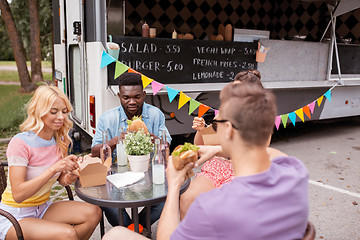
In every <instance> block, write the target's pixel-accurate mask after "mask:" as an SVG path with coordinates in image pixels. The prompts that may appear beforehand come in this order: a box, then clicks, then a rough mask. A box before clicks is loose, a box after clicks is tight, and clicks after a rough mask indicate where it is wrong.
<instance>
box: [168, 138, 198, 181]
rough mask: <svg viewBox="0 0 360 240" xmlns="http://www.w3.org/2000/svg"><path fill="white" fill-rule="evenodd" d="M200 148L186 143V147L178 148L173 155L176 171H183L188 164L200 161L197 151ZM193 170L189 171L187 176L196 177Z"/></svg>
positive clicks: (180, 146)
mask: <svg viewBox="0 0 360 240" xmlns="http://www.w3.org/2000/svg"><path fill="white" fill-rule="evenodd" d="M198 150H199V147H197V146H196V145H194V144H191V143H188V142H186V143H184V145H179V146H177V147H176V148H175V149H174V151H173V152H172V153H171V156H172V161H173V164H174V167H175V169H176V170H181V169H183V168H184V167H185V166H186V164H188V163H190V162H193V163H195V162H196V161H197V159H198V154H197V151H198ZM194 175H195V174H194V172H193V170H191V169H190V170H189V171H188V172H187V174H186V176H187V177H192V176H194Z"/></svg>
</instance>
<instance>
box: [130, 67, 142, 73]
mask: <svg viewBox="0 0 360 240" xmlns="http://www.w3.org/2000/svg"><path fill="white" fill-rule="evenodd" d="M128 72H129V73H137V74H140V73H139V72H138V71H136V70H134V69H132V68H129V69H128Z"/></svg>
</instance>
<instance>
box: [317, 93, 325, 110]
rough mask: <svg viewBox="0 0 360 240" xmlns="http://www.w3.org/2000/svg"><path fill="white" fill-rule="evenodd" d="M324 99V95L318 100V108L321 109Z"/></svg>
mask: <svg viewBox="0 0 360 240" xmlns="http://www.w3.org/2000/svg"><path fill="white" fill-rule="evenodd" d="M323 98H324V95H322V96H321V97H319V98H318V99H317V103H318V107H320V105H321V102H322V100H323Z"/></svg>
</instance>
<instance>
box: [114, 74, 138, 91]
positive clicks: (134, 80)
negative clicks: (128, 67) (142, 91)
mask: <svg viewBox="0 0 360 240" xmlns="http://www.w3.org/2000/svg"><path fill="white" fill-rule="evenodd" d="M117 81H118V82H119V89H120V87H121V86H137V85H139V86H141V88H142V87H143V84H142V80H141V75H140V74H138V73H129V72H126V73H123V74H121V75H120V76H119V77H118V78H117Z"/></svg>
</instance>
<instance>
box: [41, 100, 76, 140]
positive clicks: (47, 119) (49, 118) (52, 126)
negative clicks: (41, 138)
mask: <svg viewBox="0 0 360 240" xmlns="http://www.w3.org/2000/svg"><path fill="white" fill-rule="evenodd" d="M68 113H69V110H68V108H67V107H66V104H65V101H64V100H63V99H61V98H60V97H57V98H56V99H55V101H54V103H53V105H52V106H51V108H50V111H49V112H48V113H46V114H45V115H44V116H43V117H42V120H43V122H44V128H43V129H42V130H41V132H42V133H43V134H46V135H47V136H52V135H53V133H54V131H57V130H59V129H60V128H61V127H62V125H63V124H64V121H65V119H67V117H68Z"/></svg>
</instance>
